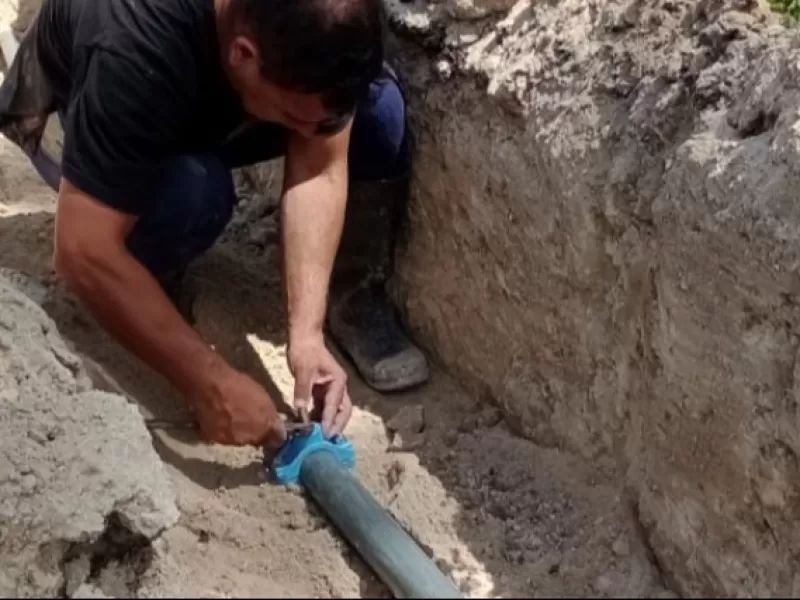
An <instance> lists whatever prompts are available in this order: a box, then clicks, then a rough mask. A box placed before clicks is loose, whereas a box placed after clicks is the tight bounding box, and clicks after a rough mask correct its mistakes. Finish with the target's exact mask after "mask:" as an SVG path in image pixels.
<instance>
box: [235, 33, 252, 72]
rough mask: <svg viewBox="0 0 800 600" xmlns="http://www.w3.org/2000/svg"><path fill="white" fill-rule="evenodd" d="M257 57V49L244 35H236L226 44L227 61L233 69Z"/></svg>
mask: <svg viewBox="0 0 800 600" xmlns="http://www.w3.org/2000/svg"><path fill="white" fill-rule="evenodd" d="M253 59H258V49H257V48H256V46H255V44H253V42H252V41H251V40H250V38H248V37H246V36H244V35H237V36H236V37H235V38H233V41H232V42H231V44H230V46H228V62H229V63H230V65H231V67H233V68H234V69H235V68H237V67H240V66H242V65H243V64H245V63H248V62H250V61H251V60H253Z"/></svg>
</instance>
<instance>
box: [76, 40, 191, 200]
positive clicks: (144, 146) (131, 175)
mask: <svg viewBox="0 0 800 600" xmlns="http://www.w3.org/2000/svg"><path fill="white" fill-rule="evenodd" d="M156 64H157V63H156ZM153 67H154V65H149V64H148V63H147V62H145V61H142V60H134V59H132V58H130V57H129V56H126V55H122V54H116V53H112V52H109V51H106V50H94V51H93V52H92V53H91V54H90V55H89V56H88V58H87V61H86V63H85V67H84V68H83V69H81V70H82V71H83V73H82V74H81V77H80V78H79V79H78V80H77V82H76V84H75V87H74V88H73V91H72V93H71V97H70V102H69V106H68V109H67V112H66V116H65V122H64V150H63V158H62V169H63V175H64V177H65V178H66V179H67V180H68V181H69V182H70V183H72V184H73V185H74V186H75V187H77V188H78V189H80V190H81V191H83V192H84V193H86V194H89V195H90V196H93V197H94V198H96V199H97V200H99V201H101V202H103V203H105V204H107V205H109V206H111V207H112V208H115V209H117V210H120V211H122V212H126V213H131V214H139V213H141V212H142V211H143V210H144V209H146V207H147V206H148V205H149V203H150V201H151V199H152V198H153V196H154V191H155V185H156V184H157V182H158V178H159V174H160V171H159V168H160V165H162V164H163V162H164V159H165V158H167V157H168V156H169V155H170V154H172V153H174V152H175V148H176V144H177V143H178V142H179V139H180V135H181V132H182V130H183V128H184V125H183V124H184V123H185V119H186V113H187V108H188V107H187V106H186V105H187V102H186V98H187V89H186V86H185V85H182V83H185V82H182V81H181V80H180V79H176V78H175V77H174V74H173V76H170V74H168V73H163V72H160V71H159V70H158V69H156V68H153Z"/></svg>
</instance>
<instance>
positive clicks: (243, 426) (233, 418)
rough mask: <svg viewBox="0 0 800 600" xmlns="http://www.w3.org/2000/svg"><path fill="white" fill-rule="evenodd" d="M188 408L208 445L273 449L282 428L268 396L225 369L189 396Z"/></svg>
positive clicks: (247, 379)
mask: <svg viewBox="0 0 800 600" xmlns="http://www.w3.org/2000/svg"><path fill="white" fill-rule="evenodd" d="M189 400H190V407H191V409H192V412H193V413H194V415H195V418H196V419H197V423H198V425H199V426H200V431H201V433H202V435H203V437H204V438H205V439H206V440H208V441H209V442H216V443H218V444H230V445H236V446H243V445H253V446H268V447H269V448H273V449H277V448H280V446H282V445H283V443H284V442H285V441H286V428H285V427H284V424H283V421H282V420H281V419H280V416H279V415H278V411H277V410H276V409H275V404H274V403H273V401H272V398H270V396H269V394H267V392H266V391H265V390H264V388H262V387H261V386H260V385H259V384H258V383H257V382H256V381H254V380H253V379H251V378H250V377H249V376H247V375H245V374H243V373H240V372H238V371H236V370H235V369H232V368H231V369H227V370H226V371H225V372H224V373H223V374H221V375H219V376H217V377H216V378H215V379H214V380H213V382H212V385H210V386H207V387H205V388H204V389H202V390H199V391H198V392H195V393H192V394H190V397H189Z"/></svg>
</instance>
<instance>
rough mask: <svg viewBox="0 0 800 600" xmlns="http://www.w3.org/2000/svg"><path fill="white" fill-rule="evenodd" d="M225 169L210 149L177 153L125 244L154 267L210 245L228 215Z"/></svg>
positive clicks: (180, 262)
mask: <svg viewBox="0 0 800 600" xmlns="http://www.w3.org/2000/svg"><path fill="white" fill-rule="evenodd" d="M235 202H236V192H235V189H234V185H233V178H232V176H231V173H230V170H229V169H228V168H227V167H226V166H225V165H224V164H223V162H222V161H221V160H220V159H219V158H218V157H216V156H213V155H199V156H195V155H187V156H180V157H177V158H175V159H173V160H171V161H170V162H169V163H167V164H166V165H165V167H164V171H163V175H162V177H161V180H160V181H159V182H158V185H157V191H156V193H155V197H154V198H153V201H152V203H151V205H150V210H148V211H146V212H145V213H144V214H143V215H141V217H140V219H139V221H138V222H137V224H136V226H135V227H134V230H133V231H132V232H131V234H130V236H129V238H128V247H129V249H130V250H131V252H132V253H133V254H134V255H135V256H136V257H137V258H139V259H140V260H141V261H142V262H143V263H144V265H145V266H146V267H147V268H148V269H150V270H151V271H152V272H154V273H159V272H164V271H168V270H173V269H181V268H185V266H186V265H187V264H188V263H189V262H190V261H191V260H192V259H194V258H196V257H197V256H198V255H200V254H201V253H202V252H204V251H205V250H207V249H208V248H210V247H211V246H212V245H213V244H214V242H215V241H216V239H217V238H218V237H219V235H220V234H221V233H222V231H223V230H224V228H225V226H226V225H227V224H228V222H229V221H230V219H231V216H232V215H233V207H234V204H235Z"/></svg>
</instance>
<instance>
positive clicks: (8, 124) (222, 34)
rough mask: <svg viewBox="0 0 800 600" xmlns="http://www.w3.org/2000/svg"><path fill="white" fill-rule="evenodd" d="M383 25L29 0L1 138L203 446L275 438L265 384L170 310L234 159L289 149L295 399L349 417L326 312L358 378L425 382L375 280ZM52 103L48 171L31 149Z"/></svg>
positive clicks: (387, 195) (103, 311) (377, 383)
mask: <svg viewBox="0 0 800 600" xmlns="http://www.w3.org/2000/svg"><path fill="white" fill-rule="evenodd" d="M383 35H384V16H383V12H382V7H381V0H45V2H44V5H43V6H42V8H41V10H40V12H39V14H38V15H37V18H36V20H35V22H34V23H33V25H32V26H31V28H30V29H29V30H28V31H27V32H26V35H25V37H24V39H23V40H22V42H21V45H20V49H19V51H18V53H17V55H16V57H15V60H14V62H13V63H12V65H11V67H10V69H9V73H8V75H7V77H6V80H5V82H4V83H3V86H2V88H0V130H2V131H3V132H4V133H5V134H6V135H7V136H8V137H9V138H11V139H12V140H13V141H14V142H15V143H17V144H18V145H19V146H20V147H22V148H23V149H24V150H25V151H26V152H27V153H28V156H30V157H31V160H32V161H33V163H34V165H35V166H36V167H37V169H38V170H39V172H40V173H41V174H42V176H43V177H44V178H45V179H46V180H48V181H49V182H50V183H51V184H52V185H54V186H56V185H57V186H58V192H59V195H58V206H57V212H56V231H55V264H56V268H57V270H58V272H59V273H60V274H61V275H62V276H63V277H64V278H65V280H66V281H67V282H68V284H69V285H70V287H71V289H72V290H73V291H74V292H75V293H76V295H77V296H78V297H79V298H80V300H81V301H82V302H83V303H84V304H85V305H86V306H87V307H88V309H89V310H90V311H91V312H92V313H93V315H94V316H95V317H96V319H97V320H98V322H99V323H101V324H102V325H103V326H104V327H105V328H106V329H107V330H108V331H109V332H111V333H112V334H113V335H114V336H115V337H116V339H118V340H119V341H120V342H121V343H122V344H123V345H124V346H125V347H126V348H128V349H129V350H130V351H132V352H134V353H135V354H137V355H138V356H139V357H141V358H142V359H143V360H144V361H145V362H147V363H148V364H149V365H151V366H152V367H153V368H154V369H156V370H158V371H159V372H160V373H162V374H163V375H164V376H165V377H166V378H167V379H168V380H169V381H170V382H171V383H172V384H173V385H174V386H175V387H176V388H177V389H178V390H179V391H180V392H181V393H182V394H183V395H184V396H185V397H186V399H187V400H188V402H189V406H190V407H191V409H192V410H193V412H194V414H195V416H196V418H197V421H198V424H199V425H200V428H201V431H202V433H203V434H204V436H205V437H206V438H207V439H208V440H210V441H214V442H218V443H224V444H258V445H260V444H267V445H279V444H281V443H282V442H283V440H284V439H285V429H284V426H283V424H282V421H281V420H280V419H279V418H278V414H277V412H276V409H275V406H274V404H273V401H272V399H271V398H270V397H269V396H268V395H267V393H266V392H265V390H263V389H262V388H261V386H259V385H258V384H257V383H256V382H255V381H254V380H252V379H251V378H250V377H248V376H247V375H245V374H243V373H240V372H238V371H236V370H235V369H233V368H232V367H231V366H230V365H228V364H227V363H226V362H225V361H224V359H223V358H222V357H221V356H219V355H217V354H216V353H215V352H214V351H213V349H211V348H210V347H209V346H208V345H207V344H205V343H204V342H203V341H202V339H201V338H200V336H199V335H198V334H197V333H196V332H195V331H194V329H192V328H191V326H190V325H189V324H188V323H187V322H186V321H185V320H184V319H183V318H182V317H181V314H180V312H179V310H178V309H177V308H176V306H177V305H178V298H179V292H180V282H181V281H182V279H183V276H184V274H185V272H186V269H187V266H188V265H189V263H190V262H191V261H192V260H193V259H194V258H196V257H197V256H198V255H200V254H201V253H203V252H204V251H206V250H207V249H208V248H209V247H211V246H212V245H213V243H214V241H215V239H216V238H217V237H218V236H219V234H220V233H221V232H222V230H223V229H224V227H225V225H226V223H227V222H228V221H229V219H230V217H231V214H232V211H233V207H234V204H235V193H234V188H233V182H232V178H231V173H230V171H231V169H232V168H235V167H239V166H243V165H247V164H252V163H255V162H259V161H262V160H268V159H272V158H275V157H278V156H285V175H284V195H283V199H282V228H283V244H284V255H285V264H284V267H285V271H286V278H285V279H286V297H287V302H288V314H289V336H288V337H289V349H288V358H289V365H290V368H291V369H292V372H293V374H294V376H295V390H294V402H295V407H296V408H301V407H305V408H310V405H311V404H312V403H314V402H315V401H316V405H315V408H317V409H319V408H320V407H322V410H321V411H319V412H318V413H317V414H318V415H319V416H318V418H320V419H321V420H322V425H323V429H324V430H325V431H326V433H328V434H330V435H333V434H337V433H340V432H341V431H342V430H343V429H344V427H345V425H346V424H347V422H348V420H349V418H350V413H351V410H352V407H351V405H350V400H349V397H348V394H347V390H346V377H345V373H344V371H343V370H342V368H341V367H340V365H339V364H338V363H337V362H336V361H335V360H334V358H333V357H332V355H331V354H330V353H329V352H328V350H327V349H326V347H325V344H324V341H323V326H324V324H325V322H326V321H327V323H328V326H329V329H330V331H331V333H332V335H333V337H334V339H335V340H336V341H337V342H338V343H339V344H340V345H341V347H342V348H343V349H344V350H345V352H346V353H347V354H348V355H349V356H350V357H351V358H352V360H353V362H354V363H355V365H356V367H357V368H358V370H359V372H360V373H361V374H362V375H363V377H364V378H365V379H366V381H367V382H368V383H369V384H370V385H372V386H373V387H375V388H377V389H379V390H383V391H388V390H399V389H404V388H406V387H409V386H412V385H416V384H419V383H422V382H424V381H425V380H426V379H427V377H428V368H427V364H426V360H425V357H424V356H423V354H422V353H421V352H420V350H419V349H418V348H416V347H415V346H414V345H413V344H412V343H411V342H410V340H409V339H408V337H407V335H406V334H405V332H404V331H403V330H402V329H401V328H400V326H399V325H398V323H397V320H396V317H395V313H394V311H393V307H392V306H391V305H390V303H389V301H388V299H387V297H386V293H385V289H384V284H385V281H386V279H387V277H388V276H389V275H390V274H391V268H392V253H393V249H394V247H393V241H392V240H393V237H394V228H395V225H396V221H397V217H398V213H399V211H401V210H402V208H403V206H404V203H405V200H406V197H407V194H408V180H409V169H410V159H409V149H408V140H407V137H406V129H405V121H406V118H405V105H404V102H403V98H402V95H401V92H400V89H399V87H398V84H397V81H396V78H395V77H394V75H393V73H392V71H391V70H390V69H389V67H388V66H386V64H385V62H384V57H383ZM56 111H57V112H58V114H59V115H60V117H61V120H62V124H63V126H64V135H65V137H64V149H63V158H62V167H61V171H59V170H58V167H57V166H54V165H53V164H50V163H49V162H48V160H47V157H46V155H44V154H43V153H42V151H41V150H40V147H39V142H40V140H41V135H42V130H43V127H44V122H45V119H46V117H47V115H49V114H51V113H52V112H56ZM345 207H346V211H345ZM340 242H341V243H340ZM337 250H338V254H337ZM329 291H330V295H329V297H328V292H329ZM170 300H171V301H170Z"/></svg>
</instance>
